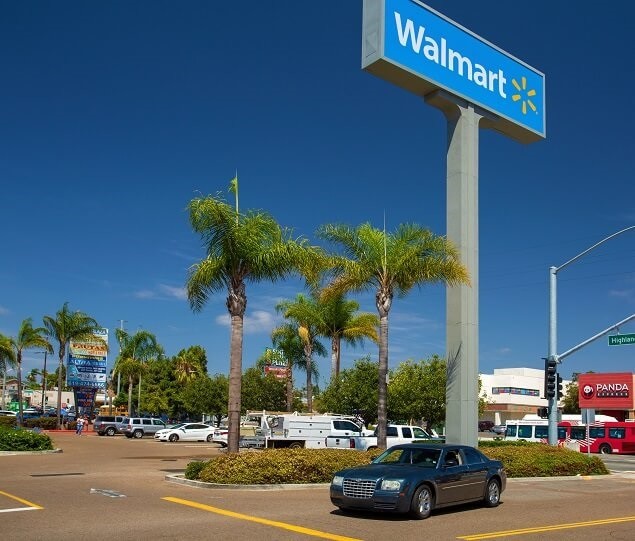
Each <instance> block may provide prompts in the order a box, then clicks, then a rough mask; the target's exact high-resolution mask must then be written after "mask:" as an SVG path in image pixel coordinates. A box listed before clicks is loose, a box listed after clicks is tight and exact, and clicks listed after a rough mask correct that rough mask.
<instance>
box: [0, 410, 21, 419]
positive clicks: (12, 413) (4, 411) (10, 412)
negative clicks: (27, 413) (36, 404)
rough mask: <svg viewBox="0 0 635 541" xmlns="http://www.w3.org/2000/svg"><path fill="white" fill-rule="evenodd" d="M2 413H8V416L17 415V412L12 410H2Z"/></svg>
mask: <svg viewBox="0 0 635 541" xmlns="http://www.w3.org/2000/svg"><path fill="white" fill-rule="evenodd" d="M0 415H6V416H7V417H15V416H16V415H17V414H16V412H15V411H11V410H0Z"/></svg>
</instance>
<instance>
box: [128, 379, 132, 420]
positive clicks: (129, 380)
mask: <svg viewBox="0 0 635 541" xmlns="http://www.w3.org/2000/svg"><path fill="white" fill-rule="evenodd" d="M128 416H129V417H132V375H130V376H128Z"/></svg>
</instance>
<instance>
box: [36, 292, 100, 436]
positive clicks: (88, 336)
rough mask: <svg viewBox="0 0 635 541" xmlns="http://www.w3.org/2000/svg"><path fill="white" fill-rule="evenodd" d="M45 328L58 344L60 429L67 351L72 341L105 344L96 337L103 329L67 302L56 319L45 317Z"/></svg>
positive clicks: (58, 421) (56, 315) (58, 409)
mask: <svg viewBox="0 0 635 541" xmlns="http://www.w3.org/2000/svg"><path fill="white" fill-rule="evenodd" d="M44 327H46V334H47V335H48V336H49V338H52V339H54V340H55V341H57V344H58V349H57V354H58V356H59V368H58V372H57V374H58V379H57V428H58V429H59V428H61V427H62V384H63V379H62V375H63V374H64V357H65V356H66V349H67V348H68V347H69V344H70V342H71V340H77V341H81V340H91V341H96V342H100V341H101V342H104V340H103V339H102V338H100V337H99V336H96V335H95V332H96V331H98V330H100V329H101V325H99V323H97V321H96V320H95V319H93V318H92V317H90V316H88V315H87V314H85V313H84V312H81V311H79V310H78V311H76V312H71V311H70V310H69V308H68V303H67V302H65V303H64V305H63V306H62V308H60V309H59V310H58V311H57V312H56V313H55V317H52V316H44Z"/></svg>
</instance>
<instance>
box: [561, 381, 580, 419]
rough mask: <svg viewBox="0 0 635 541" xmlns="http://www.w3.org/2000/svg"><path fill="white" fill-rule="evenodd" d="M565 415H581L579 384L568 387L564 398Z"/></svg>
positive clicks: (563, 409)
mask: <svg viewBox="0 0 635 541" xmlns="http://www.w3.org/2000/svg"><path fill="white" fill-rule="evenodd" d="M562 412H563V413H580V397H579V396H578V384H577V383H570V384H569V385H567V389H566V392H565V393H564V397H563V398H562Z"/></svg>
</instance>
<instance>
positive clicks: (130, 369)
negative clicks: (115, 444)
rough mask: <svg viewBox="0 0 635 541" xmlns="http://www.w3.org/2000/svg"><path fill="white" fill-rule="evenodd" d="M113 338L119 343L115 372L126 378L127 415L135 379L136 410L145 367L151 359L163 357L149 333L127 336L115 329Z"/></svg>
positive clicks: (120, 330) (141, 332) (141, 331)
mask: <svg viewBox="0 0 635 541" xmlns="http://www.w3.org/2000/svg"><path fill="white" fill-rule="evenodd" d="M115 336H116V337H117V341H118V342H119V349H120V352H119V355H118V357H117V361H116V364H115V369H114V371H115V372H119V373H121V374H122V375H123V376H124V377H127V378H128V413H129V414H132V386H133V384H134V380H135V378H137V379H138V382H139V386H138V392H139V398H138V400H137V410H138V409H139V408H140V406H141V377H142V374H143V372H145V369H146V365H147V363H148V362H150V361H151V360H152V359H156V358H157V357H160V356H161V355H163V348H162V347H161V346H160V345H159V343H158V342H157V338H156V336H155V335H154V334H152V333H151V332H149V331H146V330H143V329H140V330H138V331H137V332H135V333H134V334H129V333H128V332H127V331H125V330H124V329H115Z"/></svg>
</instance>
